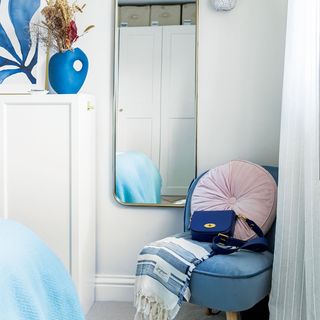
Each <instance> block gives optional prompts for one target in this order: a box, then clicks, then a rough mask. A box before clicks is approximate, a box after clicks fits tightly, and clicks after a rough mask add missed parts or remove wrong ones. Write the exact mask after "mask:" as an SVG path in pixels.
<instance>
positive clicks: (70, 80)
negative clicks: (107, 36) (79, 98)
mask: <svg viewBox="0 0 320 320" xmlns="http://www.w3.org/2000/svg"><path fill="white" fill-rule="evenodd" d="M76 61H80V62H81V64H82V68H81V70H79V71H77V70H76V69H75V68H74V63H75V62H76ZM88 67H89V61H88V58H87V56H86V55H85V53H84V52H83V51H82V50H80V49H79V48H76V49H74V50H68V51H65V52H58V53H56V54H54V55H53V56H52V57H51V59H50V62H49V81H50V85H51V87H52V88H53V89H54V91H55V92H56V93H59V94H75V93H78V92H79V90H80V89H81V87H82V85H83V84H84V81H85V80H86V77H87V74H88Z"/></svg>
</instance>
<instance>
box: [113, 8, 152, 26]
mask: <svg viewBox="0 0 320 320" xmlns="http://www.w3.org/2000/svg"><path fill="white" fill-rule="evenodd" d="M146 26H150V6H139V7H138V6H123V7H119V27H146Z"/></svg>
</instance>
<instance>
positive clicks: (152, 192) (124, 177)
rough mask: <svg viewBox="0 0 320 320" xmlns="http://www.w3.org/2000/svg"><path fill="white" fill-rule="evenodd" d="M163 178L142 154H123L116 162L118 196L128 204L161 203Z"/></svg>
mask: <svg viewBox="0 0 320 320" xmlns="http://www.w3.org/2000/svg"><path fill="white" fill-rule="evenodd" d="M161 184H162V180H161V176H160V173H159V170H158V169H157V168H156V166H155V165H154V164H153V162H152V161H151V160H150V159H149V158H148V157H147V156H146V155H145V154H143V153H140V152H133V151H130V152H121V153H118V154H117V161H116V195H117V197H118V198H119V200H120V201H122V202H126V203H160V202H161Z"/></svg>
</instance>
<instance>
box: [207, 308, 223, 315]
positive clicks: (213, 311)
mask: <svg viewBox="0 0 320 320" xmlns="http://www.w3.org/2000/svg"><path fill="white" fill-rule="evenodd" d="M220 312H221V311H219V310H215V309H210V308H206V312H205V313H206V315H207V316H216V315H217V314H219V313H220Z"/></svg>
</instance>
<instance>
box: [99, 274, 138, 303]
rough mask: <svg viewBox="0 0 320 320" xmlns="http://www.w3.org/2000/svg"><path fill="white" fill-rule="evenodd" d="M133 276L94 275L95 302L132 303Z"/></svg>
mask: <svg viewBox="0 0 320 320" xmlns="http://www.w3.org/2000/svg"><path fill="white" fill-rule="evenodd" d="M134 280H135V277H134V276H124V275H107V274H97V275H96V283H95V286H96V301H130V302H131V301H133V289H134Z"/></svg>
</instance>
